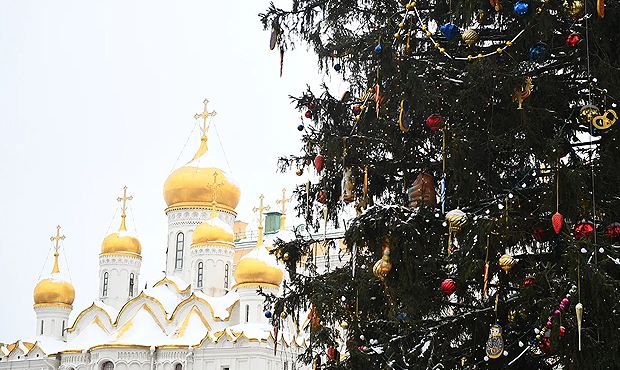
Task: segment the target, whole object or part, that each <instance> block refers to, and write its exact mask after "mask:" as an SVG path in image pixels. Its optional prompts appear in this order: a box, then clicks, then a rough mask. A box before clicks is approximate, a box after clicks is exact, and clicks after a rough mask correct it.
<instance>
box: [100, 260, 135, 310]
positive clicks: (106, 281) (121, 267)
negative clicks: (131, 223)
mask: <svg viewBox="0 0 620 370" xmlns="http://www.w3.org/2000/svg"><path fill="white" fill-rule="evenodd" d="M141 263H142V257H141V256H140V255H130V254H127V255H123V254H113V253H109V254H100V255H99V299H100V300H101V301H102V302H103V303H105V304H108V305H110V306H113V307H116V308H117V309H120V308H121V307H123V305H124V304H125V303H127V301H129V300H130V299H132V298H133V297H135V296H137V295H138V292H139V291H141V289H140V288H139V287H140V265H141Z"/></svg>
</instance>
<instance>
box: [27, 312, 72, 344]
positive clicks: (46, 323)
mask: <svg viewBox="0 0 620 370" xmlns="http://www.w3.org/2000/svg"><path fill="white" fill-rule="evenodd" d="M34 312H35V314H36V316H37V331H36V334H35V335H40V336H45V337H49V338H54V339H57V340H63V339H65V329H67V328H68V327H69V315H70V314H71V306H66V305H35V306H34Z"/></svg>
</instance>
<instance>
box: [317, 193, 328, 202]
mask: <svg viewBox="0 0 620 370" xmlns="http://www.w3.org/2000/svg"><path fill="white" fill-rule="evenodd" d="M316 200H317V202H319V203H321V204H325V203H327V192H326V191H325V190H321V191H319V192H318V193H317V194H316Z"/></svg>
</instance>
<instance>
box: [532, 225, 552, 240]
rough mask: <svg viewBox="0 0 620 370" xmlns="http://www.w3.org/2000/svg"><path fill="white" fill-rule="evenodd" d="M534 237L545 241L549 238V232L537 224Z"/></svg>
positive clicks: (533, 232) (533, 233)
mask: <svg viewBox="0 0 620 370" xmlns="http://www.w3.org/2000/svg"><path fill="white" fill-rule="evenodd" d="M532 237H533V238H534V240H536V241H537V242H539V243H544V242H547V241H548V240H549V233H548V232H547V229H545V228H544V227H542V226H536V227H534V230H533V231H532Z"/></svg>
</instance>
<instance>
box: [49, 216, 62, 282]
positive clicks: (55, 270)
mask: <svg viewBox="0 0 620 370" xmlns="http://www.w3.org/2000/svg"><path fill="white" fill-rule="evenodd" d="M50 240H51V241H53V242H54V243H55V245H54V268H53V269H52V274H57V273H59V272H60V270H59V269H58V255H59V253H58V248H60V244H59V243H60V241H61V240H65V236H64V235H60V225H58V226H56V235H54V236H52V237H51V238H50Z"/></svg>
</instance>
